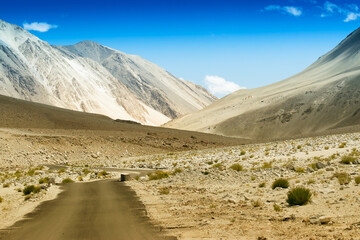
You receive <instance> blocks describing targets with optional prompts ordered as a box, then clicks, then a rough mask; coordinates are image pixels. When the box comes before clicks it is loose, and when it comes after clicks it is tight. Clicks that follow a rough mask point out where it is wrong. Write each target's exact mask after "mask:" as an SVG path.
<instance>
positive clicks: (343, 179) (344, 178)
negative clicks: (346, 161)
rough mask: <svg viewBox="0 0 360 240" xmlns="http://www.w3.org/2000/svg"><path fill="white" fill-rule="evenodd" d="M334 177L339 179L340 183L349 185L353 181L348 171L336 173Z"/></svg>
mask: <svg viewBox="0 0 360 240" xmlns="http://www.w3.org/2000/svg"><path fill="white" fill-rule="evenodd" d="M334 177H336V178H337V179H338V181H339V183H340V185H347V184H349V183H350V182H351V176H350V174H348V173H346V172H341V173H335V174H334V175H333V176H332V178H334Z"/></svg>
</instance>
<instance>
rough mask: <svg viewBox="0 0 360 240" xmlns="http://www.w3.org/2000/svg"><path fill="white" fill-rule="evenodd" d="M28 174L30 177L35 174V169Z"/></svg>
mask: <svg viewBox="0 0 360 240" xmlns="http://www.w3.org/2000/svg"><path fill="white" fill-rule="evenodd" d="M27 175H29V176H30V177H32V176H34V175H35V169H30V170H29V171H28V172H27Z"/></svg>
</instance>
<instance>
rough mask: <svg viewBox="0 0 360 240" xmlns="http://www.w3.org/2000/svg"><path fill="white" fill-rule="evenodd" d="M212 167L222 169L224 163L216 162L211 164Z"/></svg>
mask: <svg viewBox="0 0 360 240" xmlns="http://www.w3.org/2000/svg"><path fill="white" fill-rule="evenodd" d="M212 167H213V168H217V169H220V170H221V169H224V168H225V167H224V165H223V164H222V163H216V164H214V165H212Z"/></svg>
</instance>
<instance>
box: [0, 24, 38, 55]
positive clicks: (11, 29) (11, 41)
mask: <svg viewBox="0 0 360 240" xmlns="http://www.w3.org/2000/svg"><path fill="white" fill-rule="evenodd" d="M0 33H1V34H0V40H1V41H2V42H3V43H5V44H6V45H7V46H9V47H11V48H13V49H18V47H19V46H20V45H21V44H23V43H24V42H25V41H26V40H28V39H31V40H33V41H37V40H39V39H38V38H37V37H36V36H34V35H32V34H31V33H29V32H28V31H26V30H25V29H23V28H21V27H19V26H18V25H15V24H12V23H8V22H6V21H4V20H1V19H0Z"/></svg>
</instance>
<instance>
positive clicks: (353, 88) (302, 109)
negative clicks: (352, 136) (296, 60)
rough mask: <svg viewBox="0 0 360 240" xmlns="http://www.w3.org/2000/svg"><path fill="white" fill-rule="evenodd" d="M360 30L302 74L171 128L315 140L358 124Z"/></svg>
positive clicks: (241, 92) (189, 117) (222, 102)
mask: <svg viewBox="0 0 360 240" xmlns="http://www.w3.org/2000/svg"><path fill="white" fill-rule="evenodd" d="M359 54H360V29H358V30H356V31H354V32H353V33H352V34H350V35H349V36H348V37H347V38H346V39H345V40H344V41H342V42H341V43H340V44H339V45H338V46H337V47H336V48H335V49H333V50H332V51H330V52H329V53H327V54H326V55H324V56H322V57H321V58H319V59H318V61H316V62H315V63H314V64H312V65H311V66H309V67H308V68H307V69H305V70H304V71H303V72H301V73H299V74H297V75H295V76H293V77H290V78H288V79H286V80H283V81H280V82H277V83H275V84H271V85H268V86H265V87H261V88H257V89H248V90H239V91H237V92H235V93H233V94H230V95H228V96H226V97H224V98H223V99H221V100H219V101H217V102H215V103H213V104H211V105H210V106H208V107H206V108H204V109H203V110H201V111H199V112H197V113H194V114H190V115H187V116H184V117H182V118H179V119H176V120H174V121H171V122H169V123H168V124H166V126H168V127H173V128H179V129H188V130H199V131H203V132H210V133H216V134H222V135H227V136H237V137H246V138H252V139H275V138H291V137H299V136H304V135H317V134H322V133H325V132H327V131H331V130H334V129H340V128H344V127H349V126H356V125H359V124H360V105H359V103H360V55H359Z"/></svg>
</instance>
